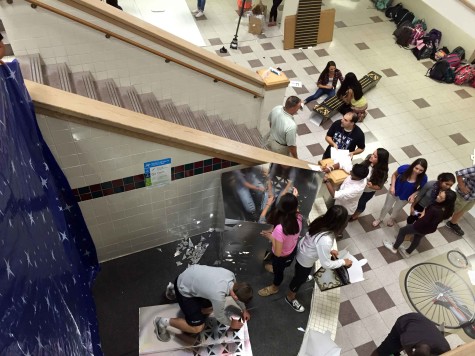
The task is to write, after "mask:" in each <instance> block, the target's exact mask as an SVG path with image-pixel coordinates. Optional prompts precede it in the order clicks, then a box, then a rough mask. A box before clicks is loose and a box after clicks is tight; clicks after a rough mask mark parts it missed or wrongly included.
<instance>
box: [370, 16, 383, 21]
mask: <svg viewBox="0 0 475 356" xmlns="http://www.w3.org/2000/svg"><path fill="white" fill-rule="evenodd" d="M370 19H371V20H372V21H373V22H374V23H378V22H383V19H382V18H381V17H379V16H371V17H370Z"/></svg>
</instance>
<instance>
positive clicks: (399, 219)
mask: <svg viewBox="0 0 475 356" xmlns="http://www.w3.org/2000/svg"><path fill="white" fill-rule="evenodd" d="M406 220H407V213H406V212H405V211H404V210H401V211H400V212H399V213H398V214H397V216H396V222H397V223H400V222H403V221H404V222H405V221H406Z"/></svg>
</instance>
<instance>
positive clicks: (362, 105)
mask: <svg viewBox="0 0 475 356" xmlns="http://www.w3.org/2000/svg"><path fill="white" fill-rule="evenodd" d="M336 95H337V96H338V97H339V98H340V99H342V100H343V102H344V104H343V105H342V107H341V108H340V113H341V114H342V115H345V114H346V113H347V112H350V111H353V112H354V113H355V114H357V115H358V121H359V122H361V121H363V120H364V118H365V117H366V109H367V108H368V102H367V100H366V98H365V97H364V95H363V87H362V86H361V84H360V82H359V81H358V78H356V75H355V73H353V72H349V73H348V74H347V75H345V80H343V83H342V84H341V87H340V89H338V91H337V93H336Z"/></svg>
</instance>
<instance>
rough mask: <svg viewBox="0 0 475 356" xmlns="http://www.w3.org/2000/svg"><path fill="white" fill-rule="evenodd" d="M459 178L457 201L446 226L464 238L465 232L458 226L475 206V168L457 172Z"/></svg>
mask: <svg viewBox="0 0 475 356" xmlns="http://www.w3.org/2000/svg"><path fill="white" fill-rule="evenodd" d="M455 176H456V177H457V189H456V190H455V192H456V193H457V200H456V201H455V210H454V215H452V218H451V219H450V220H449V221H447V223H446V225H447V227H448V228H450V229H451V230H452V231H453V232H455V233H456V234H457V235H460V236H463V234H465V232H464V231H463V230H462V228H461V227H460V226H459V225H458V222H459V220H460V219H461V218H462V216H463V215H464V214H465V213H466V212H467V211H470V209H472V208H473V206H474V205H475V166H472V167H468V168H464V169H461V170H458V171H457V172H455Z"/></svg>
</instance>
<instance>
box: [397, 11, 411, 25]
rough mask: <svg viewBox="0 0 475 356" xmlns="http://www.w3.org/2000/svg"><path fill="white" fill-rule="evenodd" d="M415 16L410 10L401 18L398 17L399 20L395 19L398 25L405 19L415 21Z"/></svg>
mask: <svg viewBox="0 0 475 356" xmlns="http://www.w3.org/2000/svg"><path fill="white" fill-rule="evenodd" d="M414 18H415V16H414V14H413V13H412V12H410V11H408V12H406V13H405V14H404V15H403V16H402V17H401V18H398V19H397V21H394V22H395V23H396V25H397V26H399V24H400V23H402V22H404V21H411V22H412V21H413V20H414Z"/></svg>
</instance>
